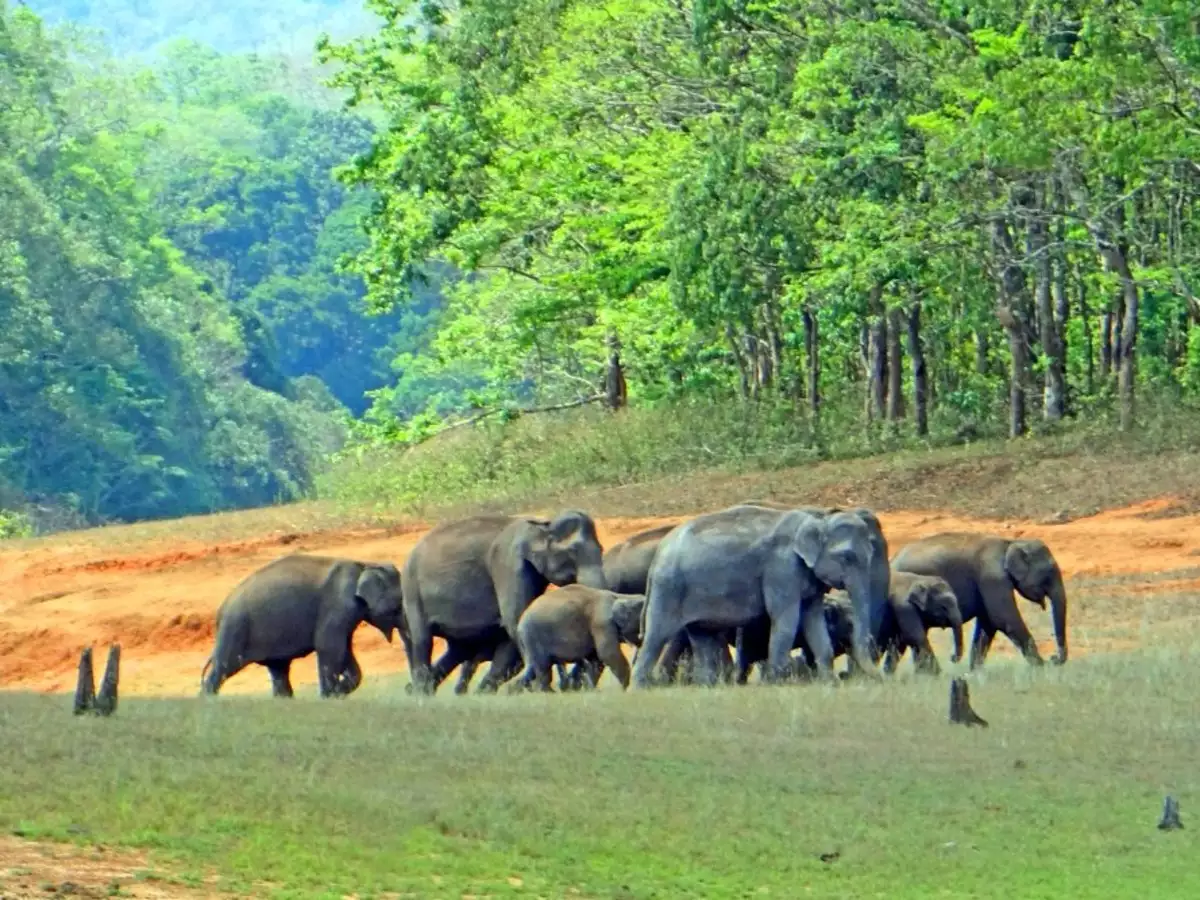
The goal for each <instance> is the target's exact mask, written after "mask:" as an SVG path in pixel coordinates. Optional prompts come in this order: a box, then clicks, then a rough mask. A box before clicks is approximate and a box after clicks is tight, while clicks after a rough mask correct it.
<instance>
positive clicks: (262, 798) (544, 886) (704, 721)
mask: <svg viewBox="0 0 1200 900" xmlns="http://www.w3.org/2000/svg"><path fill="white" fill-rule="evenodd" d="M1198 674H1200V668H1198V661H1197V659H1196V657H1195V656H1193V655H1192V654H1190V653H1188V652H1187V651H1183V650H1171V651H1163V652H1161V653H1158V654H1135V655H1129V656H1119V655H1112V656H1099V657H1092V658H1089V659H1084V660H1078V661H1072V662H1071V663H1070V664H1069V665H1067V666H1066V667H1064V668H1062V669H1051V668H1049V667H1048V668H1046V669H1045V670H1043V671H1042V672H1039V673H1033V672H1031V671H1030V670H1029V669H1028V668H1026V667H1025V666H1024V665H1023V664H1021V663H1012V664H1000V665H995V666H992V667H989V669H987V670H985V671H984V672H982V673H979V674H978V675H977V676H976V677H975V678H974V679H973V688H972V701H973V703H974V705H975V706H976V708H977V710H978V711H979V712H980V713H981V714H982V715H983V716H984V717H985V718H987V719H988V720H989V721H990V723H991V727H990V728H989V729H987V730H981V729H965V728H961V727H955V726H951V725H949V724H947V723H946V706H947V685H948V681H947V679H946V678H945V677H943V678H939V679H932V680H931V679H916V678H914V677H913V676H908V677H903V678H901V679H899V680H898V681H896V682H893V683H883V684H862V685H850V686H842V687H840V688H825V687H815V686H790V687H765V686H762V685H751V686H747V687H744V688H740V689H739V688H722V689H717V690H703V689H683V688H676V689H668V690H658V691H651V692H646V693H641V694H628V695H626V694H622V693H621V692H620V691H619V690H616V689H613V688H612V686H610V687H609V688H608V689H602V690H601V691H599V692H596V693H594V694H591V695H560V696H521V697H508V696H495V697H478V696H469V697H453V696H438V697H436V698H433V699H432V700H425V701H419V700H416V699H412V698H409V697H407V696H405V695H403V694H401V693H400V692H399V690H398V685H397V684H396V683H395V682H392V683H390V684H388V683H380V682H378V681H377V682H375V683H374V684H373V685H372V686H371V688H370V689H368V688H366V687H364V689H363V691H362V692H360V694H358V695H356V696H354V697H352V698H350V699H348V700H346V701H342V702H320V701H318V700H316V699H313V698H310V697H297V698H296V699H295V700H294V701H293V702H290V703H288V702H279V701H272V700H271V699H270V698H234V697H229V698H225V697H222V698H220V699H219V700H218V701H216V702H205V701H201V700H199V699H181V700H174V701H168V700H160V701H155V700H143V699H135V700H128V701H125V702H124V703H123V705H122V707H121V709H120V711H119V713H118V716H117V717H116V718H114V719H112V720H97V719H90V718H88V719H78V720H73V719H72V717H71V716H70V712H69V700H68V699H67V698H64V697H42V696H32V695H22V694H0V733H2V734H4V735H5V736H6V738H5V740H3V741H2V742H0V822H2V823H3V824H4V825H5V826H6V827H7V828H9V829H16V830H18V831H19V832H20V833H22V834H24V835H27V836H30V837H44V838H58V839H68V840H71V839H74V840H83V841H88V842H99V843H105V844H131V845H136V846H141V847H150V848H153V850H154V857H153V858H154V860H155V862H156V863H157V864H162V865H165V866H168V867H170V868H171V870H173V871H175V872H178V873H180V877H181V878H183V879H184V881H191V882H194V883H198V882H199V881H200V880H201V879H202V878H203V876H204V875H205V873H207V872H209V871H212V870H215V871H217V872H219V873H220V874H221V875H222V876H223V877H222V881H221V884H220V886H221V887H222V888H224V889H232V890H234V891H237V892H239V893H258V894H266V893H275V894H278V895H280V896H296V897H316V896H328V897H342V896H345V895H351V894H352V895H356V896H358V897H360V898H366V897H372V896H379V895H382V894H390V893H396V894H400V895H402V896H412V897H464V896H476V897H482V896H491V897H504V896H514V897H517V896H520V897H532V896H538V897H572V896H577V897H588V898H600V897H604V898H634V897H636V898H656V897H714V898H716V897H730V898H733V897H737V898H748V897H803V896H814V897H847V898H850V897H854V898H860V897H876V896H879V897H882V896H888V897H914V898H916V897H929V896H943V897H1000V896H1005V897H1022V898H1041V897H1045V898H1060V897H1064V896H1065V897H1072V898H1084V897H1097V898H1106V900H1108V898H1115V897H1131V898H1133V897H1142V896H1146V895H1151V896H1155V897H1168V896H1170V897H1194V896H1197V894H1198V893H1200V870H1197V869H1196V867H1195V865H1194V859H1195V852H1196V836H1195V835H1196V833H1195V829H1192V830H1187V829H1185V830H1184V831H1181V832H1169V833H1168V832H1160V831H1158V830H1156V828H1155V823H1156V821H1157V817H1158V814H1159V811H1160V809H1161V805H1162V798H1163V795H1164V792H1170V793H1173V794H1174V795H1175V796H1176V797H1177V798H1178V799H1179V800H1180V802H1181V806H1182V812H1183V817H1184V821H1185V823H1190V816H1189V810H1193V809H1195V808H1196V807H1195V803H1196V801H1195V799H1194V798H1196V797H1197V796H1200V770H1198V769H1197V768H1196V765H1195V754H1194V749H1195V747H1196V744H1197V741H1198V740H1200V722H1198V721H1197V720H1196V717H1195V704H1194V702H1193V696H1194V684H1195V681H1196V678H1197V675H1198ZM831 854H834V855H836V857H835V858H830V856H829V855H831ZM822 855H826V859H825V860H823V859H822V858H821V857H822Z"/></svg>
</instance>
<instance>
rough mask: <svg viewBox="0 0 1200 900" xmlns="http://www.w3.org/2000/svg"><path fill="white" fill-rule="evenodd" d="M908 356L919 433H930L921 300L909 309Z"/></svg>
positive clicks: (914, 410)
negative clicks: (922, 341)
mask: <svg viewBox="0 0 1200 900" xmlns="http://www.w3.org/2000/svg"><path fill="white" fill-rule="evenodd" d="M908 358H909V359H910V360H911V361H912V379H913V412H914V414H915V415H916V419H917V434H919V435H921V436H922V437H924V436H925V435H927V434H929V413H928V410H927V409H926V403H927V398H928V396H929V381H928V377H927V375H926V373H925V348H924V347H923V346H922V345H921V301H920V300H913V302H912V306H911V307H909V310H908Z"/></svg>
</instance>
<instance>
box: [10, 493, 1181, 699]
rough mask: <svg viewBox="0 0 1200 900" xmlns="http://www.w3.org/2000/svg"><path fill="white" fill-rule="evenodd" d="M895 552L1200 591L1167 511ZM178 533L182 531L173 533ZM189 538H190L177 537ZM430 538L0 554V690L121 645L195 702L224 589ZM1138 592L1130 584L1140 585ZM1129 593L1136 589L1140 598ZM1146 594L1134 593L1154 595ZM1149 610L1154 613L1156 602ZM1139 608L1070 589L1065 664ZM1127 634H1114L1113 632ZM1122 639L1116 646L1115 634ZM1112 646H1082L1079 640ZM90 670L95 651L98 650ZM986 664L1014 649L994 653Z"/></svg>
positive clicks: (383, 648) (996, 525)
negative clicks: (1032, 563) (1015, 548)
mask: <svg viewBox="0 0 1200 900" xmlns="http://www.w3.org/2000/svg"><path fill="white" fill-rule="evenodd" d="M684 518H685V517H669V518H649V517H646V518H636V519H633V518H607V519H601V520H599V522H598V525H599V528H600V536H601V540H602V541H603V542H604V543H605V545H606V546H607V545H609V544H612V543H615V542H617V541H620V540H623V539H624V538H626V537H628V536H629V535H631V534H634V533H636V532H638V531H641V530H643V529H645V528H650V527H653V526H656V525H660V524H664V523H674V522H680V521H683V520H684ZM880 518H881V519H882V521H883V524H884V528H885V530H886V532H887V536H888V541H889V544H890V545H891V548H892V550H893V552H894V551H895V550H897V549H899V547H901V546H902V545H903V544H905V543H906V542H908V541H911V540H914V539H915V538H918V537H921V536H924V535H928V534H932V533H935V532H939V531H948V530H980V531H989V532H993V533H999V534H1006V535H1013V536H1037V537H1040V538H1042V539H1043V540H1045V541H1046V542H1047V543H1048V544H1049V545H1050V547H1051V549H1052V550H1053V551H1054V553H1055V554H1056V556H1057V557H1058V559H1059V562H1060V563H1061V565H1062V567H1063V569H1064V571H1065V573H1066V574H1067V575H1068V577H1069V578H1073V579H1076V582H1075V584H1078V583H1079V582H1078V579H1080V578H1084V579H1087V580H1088V581H1091V580H1094V579H1105V578H1111V577H1115V576H1150V575H1155V574H1158V573H1170V572H1176V573H1177V575H1176V577H1174V579H1173V580H1172V581H1169V582H1162V584H1163V585H1164V588H1165V587H1166V586H1167V585H1168V584H1169V586H1170V589H1171V590H1173V591H1175V592H1176V593H1178V592H1180V591H1187V590H1190V589H1191V588H1193V587H1196V586H1197V585H1200V579H1196V578H1195V574H1197V573H1190V572H1187V571H1185V570H1190V569H1197V568H1198V567H1200V515H1180V514H1179V510H1177V509H1176V508H1175V507H1174V505H1173V504H1172V502H1171V501H1170V500H1156V501H1150V502H1147V503H1142V504H1139V505H1137V506H1133V507H1130V508H1126V509H1121V510H1115V511H1110V512H1105V513H1101V514H1099V515H1095V516H1091V517H1088V518H1083V519H1079V520H1076V521H1070V522H1066V523H1061V524H1056V523H1053V522H1032V521H1021V520H1004V521H999V520H997V521H985V520H973V519H966V518H963V517H959V516H953V515H949V514H939V513H933V512H890V513H881V514H880ZM181 530H182V529H181ZM184 533H186V532H184ZM424 533H425V531H424V529H423V528H419V527H412V526H405V527H402V528H393V529H376V530H370V531H342V532H325V533H321V534H315V535H297V534H283V535H274V536H270V537H263V538H259V539H255V540H249V541H239V542H230V543H205V542H201V541H195V540H192V541H189V540H186V539H176V540H174V541H173V542H172V543H169V544H168V543H164V542H161V541H160V542H156V543H152V544H143V545H141V546H136V547H134V548H132V549H129V550H125V551H123V552H122V553H121V554H119V555H116V554H114V553H113V551H111V550H107V551H106V550H105V549H103V548H101V547H99V546H92V545H89V544H88V543H87V540H88V538H87V533H86V532H83V533H79V534H76V535H72V536H71V537H70V538H69V539H63V540H51V541H46V542H41V543H38V544H35V545H33V546H32V547H31V548H30V547H26V548H22V549H19V550H16V549H14V550H9V551H6V552H0V688H9V689H13V688H15V689H28V690H37V691H49V692H57V691H69V690H71V689H72V688H73V686H74V685H73V678H74V671H75V664H76V662H77V660H78V654H79V651H80V649H81V648H82V647H83V646H85V645H87V644H89V643H91V644H97V645H103V644H106V643H107V642H110V641H120V642H121V644H122V647H123V654H122V660H121V665H122V673H121V674H122V677H121V689H122V693H123V694H126V695H128V694H158V695H181V694H182V695H190V694H195V693H196V692H197V690H198V688H199V677H200V670H201V668H202V666H203V665H204V661H205V660H206V659H207V656H208V652H209V649H210V648H211V644H212V639H213V613H214V612H215V610H216V608H217V606H218V605H219V604H220V602H221V601H222V600H223V599H224V597H225V596H226V595H227V594H228V593H229V591H230V589H232V588H233V586H234V585H235V584H236V583H237V582H238V581H240V580H241V579H242V578H244V577H245V576H246V575H248V574H249V573H250V572H252V571H254V570H255V569H256V568H258V567H260V566H262V565H263V564H265V563H267V562H269V561H270V560H272V559H274V558H275V557H277V556H279V555H281V554H284V553H290V552H296V551H307V552H320V553H326V554H334V555H344V556H352V557H356V558H360V559H381V560H392V561H394V562H396V563H397V564H400V563H401V562H402V561H403V560H404V558H405V556H406V555H407V554H408V552H409V551H410V550H411V549H412V547H413V545H414V544H416V542H417V541H418V540H419V539H420V538H421V536H422V535H423V534H424ZM1135 580H1136V579H1135ZM1131 588H1132V589H1134V590H1137V588H1136V586H1132V585H1131ZM1156 589H1157V586H1155V588H1146V587H1145V586H1143V588H1142V589H1141V590H1143V592H1144V591H1145V590H1156ZM1147 602H1153V600H1152V598H1151V599H1150V600H1148V601H1147ZM1021 608H1022V614H1023V615H1025V617H1026V620H1027V621H1028V622H1029V623H1030V627H1031V629H1032V630H1033V631H1034V634H1035V635H1036V636H1037V637H1038V638H1039V639H1040V642H1041V645H1042V646H1043V648H1044V649H1045V650H1049V648H1050V647H1051V641H1050V638H1049V635H1050V629H1049V621H1048V616H1047V615H1046V614H1045V613H1043V612H1042V611H1041V610H1039V609H1037V608H1036V607H1034V606H1032V605H1031V604H1028V603H1024V602H1022V604H1021ZM1145 615H1146V613H1145V608H1144V606H1143V605H1141V604H1136V603H1135V604H1130V605H1129V606H1128V608H1127V609H1121V608H1114V607H1113V604H1112V603H1111V602H1107V603H1098V604H1096V605H1095V606H1094V607H1093V606H1092V605H1090V604H1089V602H1088V597H1087V592H1086V590H1085V591H1083V592H1080V591H1078V590H1074V597H1073V608H1072V611H1071V622H1070V624H1071V631H1072V635H1073V646H1072V653H1073V655H1079V654H1081V653H1084V654H1085V653H1088V652H1096V651H1098V650H1103V649H1106V647H1116V646H1125V645H1129V644H1130V642H1131V641H1132V643H1134V644H1136V636H1137V634H1138V633H1139V632H1138V629H1139V623H1140V622H1142V621H1144V618H1145ZM1122 619H1123V620H1124V624H1125V625H1127V626H1128V628H1127V629H1124V628H1120V627H1119V626H1120V625H1121V621H1119V620H1122ZM1114 630H1115V631H1127V636H1126V637H1124V638H1121V639H1118V638H1117V636H1116V634H1115V631H1114ZM1081 633H1082V634H1084V635H1087V634H1104V635H1108V637H1105V638H1101V639H1096V640H1092V639H1089V638H1086V637H1085V639H1084V640H1082V641H1081V640H1080V634H1081ZM356 648H357V653H358V656H359V658H360V660H361V662H362V665H363V669H364V671H365V673H366V675H367V677H368V678H370V677H371V676H373V675H379V674H384V673H391V672H398V671H401V670H403V669H404V668H405V660H404V655H403V652H402V650H401V649H400V645H399V642H397V643H396V644H393V645H389V644H387V643H386V642H385V641H384V640H383V638H382V637H380V635H379V634H378V633H377V632H375V631H374V630H373V629H369V628H366V627H363V628H362V629H361V630H360V631H359V633H358V635H357V636H356ZM98 651H99V658H100V659H101V660H102V659H103V654H104V651H103V649H102V647H98ZM993 652H996V653H1008V652H1011V648H1010V647H1009V646H1008V645H1007V643H1006V642H1004V641H998V642H997V644H996V647H995V650H994V651H993ZM293 681H294V683H295V684H296V686H297V687H298V688H301V686H308V685H312V684H314V683H315V681H316V675H315V663H314V662H313V661H312V660H311V659H310V660H308V661H303V662H301V663H299V664H297V665H296V667H295V669H294V672H293ZM268 685H269V681H268V678H267V676H266V674H265V673H264V672H262V671H261V670H259V669H258V667H251V668H250V669H248V670H247V671H245V672H243V673H242V674H240V675H238V676H237V677H235V678H234V679H232V680H231V681H230V682H229V683H228V685H227V686H226V688H224V690H226V691H233V692H263V691H266V690H268V689H269V688H268Z"/></svg>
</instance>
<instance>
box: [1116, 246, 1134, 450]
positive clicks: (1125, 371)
mask: <svg viewBox="0 0 1200 900" xmlns="http://www.w3.org/2000/svg"><path fill="white" fill-rule="evenodd" d="M1113 252H1114V253H1115V254H1116V258H1115V259H1114V260H1113V264H1114V268H1115V269H1116V271H1117V273H1118V274H1119V275H1120V276H1121V299H1122V301H1123V305H1124V307H1125V315H1124V317H1123V320H1122V323H1121V324H1122V326H1123V327H1122V329H1121V337H1120V339H1119V341H1118V343H1117V347H1116V351H1117V359H1116V362H1117V365H1118V366H1119V369H1118V376H1117V391H1118V395H1119V397H1120V400H1121V414H1120V422H1121V430H1122V431H1129V430H1131V429H1132V428H1133V423H1134V418H1135V412H1136V410H1135V409H1134V399H1135V398H1134V376H1135V375H1136V359H1135V357H1134V349H1135V347H1136V344H1137V331H1138V300H1139V298H1138V287H1137V282H1136V281H1134V280H1133V273H1132V271H1130V268H1129V258H1128V257H1127V256H1126V255H1125V251H1124V248H1123V247H1121V246H1119V245H1117V246H1114V249H1113Z"/></svg>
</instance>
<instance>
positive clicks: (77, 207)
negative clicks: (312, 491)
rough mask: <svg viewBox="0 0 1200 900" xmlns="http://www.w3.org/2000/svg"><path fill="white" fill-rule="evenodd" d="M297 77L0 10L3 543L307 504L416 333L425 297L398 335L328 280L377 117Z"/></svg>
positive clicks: (359, 205) (364, 205) (336, 279)
mask: <svg viewBox="0 0 1200 900" xmlns="http://www.w3.org/2000/svg"><path fill="white" fill-rule="evenodd" d="M310 70H311V67H308V69H307V70H306V69H305V67H303V66H301V67H297V66H296V64H295V63H294V62H293V61H291V60H289V59H287V58H285V57H280V56H274V57H273V56H264V55H257V54H256V55H244V56H228V55H221V54H218V53H217V52H216V51H214V50H211V49H208V48H204V47H202V46H199V45H197V44H194V43H190V42H186V41H182V42H178V41H177V42H175V43H173V44H172V45H171V46H169V47H167V48H165V49H164V53H163V54H162V55H161V57H159V58H158V59H157V60H156V61H155V63H154V65H153V67H152V68H149V67H145V66H143V65H142V64H140V63H131V62H128V61H125V60H121V59H119V58H114V57H110V56H108V55H106V54H105V53H98V52H97V51H96V50H95V49H94V48H92V49H91V50H83V49H81V48H79V47H76V48H74V49H72V47H71V46H69V45H68V44H67V43H65V42H64V40H63V39H62V38H61V37H60V36H58V35H56V33H55V32H54V30H53V29H49V28H47V27H46V26H44V24H43V23H42V22H41V21H40V20H39V18H38V17H37V16H36V15H35V14H34V13H32V12H31V11H30V10H28V9H27V8H23V7H20V6H12V5H9V4H7V3H6V2H5V0H0V97H3V98H4V101H5V102H3V103H0V207H2V208H3V209H4V210H5V215H4V216H2V217H0V316H3V319H4V321H5V328H4V330H3V333H2V334H0V532H3V531H4V530H6V529H8V530H10V531H11V530H12V529H13V528H14V527H18V526H19V525H20V523H22V522H26V523H27V522H28V521H29V520H30V519H32V520H35V521H36V522H37V523H38V524H40V525H41V526H43V527H55V526H60V525H63V524H70V523H74V522H98V521H107V520H114V519H123V520H130V519H138V518H147V517H158V516H167V515H179V514H183V513H188V512H196V511H204V510H210V509H221V508H227V507H236V506H247V505H255V504H262V503H270V502H273V501H276V500H285V499H290V498H295V497H298V496H301V495H302V494H304V492H305V491H307V490H308V488H309V486H310V484H311V482H312V477H313V474H314V473H315V471H316V469H317V468H318V467H319V466H320V465H321V463H322V462H323V460H324V459H325V458H326V457H327V456H328V454H329V453H330V452H331V451H333V450H335V449H336V448H337V447H339V446H341V444H342V443H343V442H344V440H345V436H346V429H347V427H348V425H349V414H350V413H358V412H361V411H362V410H363V409H365V408H366V406H367V405H368V403H369V398H368V397H367V396H365V393H366V392H367V391H370V390H372V389H376V388H380V387H382V386H384V385H386V384H387V383H388V381H389V379H390V378H391V374H390V371H389V363H390V361H391V359H392V358H393V357H395V356H396V355H397V353H400V352H402V351H404V350H406V349H410V347H413V346H418V345H419V344H420V342H421V341H422V340H423V334H424V331H425V330H426V329H427V328H428V327H430V326H431V323H432V320H433V318H435V317H436V310H437V303H436V293H435V292H434V290H433V289H432V288H424V289H422V290H423V291H424V293H421V294H420V298H421V299H418V302H417V303H416V304H414V306H413V310H412V312H411V314H406V316H407V318H406V320H405V323H404V324H405V327H404V328H403V329H402V328H401V315H400V314H399V313H389V314H387V315H384V316H379V317H372V316H370V315H368V314H367V310H366V308H365V306H364V303H363V294H364V288H363V284H362V281H361V278H360V277H359V276H357V275H352V274H346V273H344V272H342V271H340V269H339V266H338V261H339V259H340V258H341V257H342V256H343V255H345V254H347V253H351V252H353V251H357V250H361V249H362V248H364V247H365V237H364V235H363V234H362V231H361V229H360V227H359V225H358V219H359V217H360V216H361V215H362V213H363V212H364V211H365V210H366V209H368V208H369V206H370V204H371V203H372V198H373V194H372V193H371V192H370V191H369V190H362V189H357V190H355V191H350V190H349V189H347V188H345V187H343V186H342V185H341V184H340V183H339V182H338V181H337V180H336V178H335V173H334V170H335V168H336V167H338V166H339V165H342V164H344V163H345V162H347V161H348V160H350V159H351V158H352V157H353V156H354V155H355V154H357V153H360V152H362V151H363V150H365V149H366V148H368V147H369V146H370V142H371V137H372V135H373V133H374V126H373V125H372V123H371V121H370V120H369V119H368V118H367V117H365V116H364V115H361V114H359V113H357V112H355V113H347V112H345V111H342V110H341V109H340V108H339V105H338V104H337V103H335V102H331V97H330V94H329V92H328V91H327V90H325V89H324V88H322V87H321V85H320V83H319V81H316V80H315V79H314V78H312V77H311V76H307V81H306V80H305V79H306V74H305V73H306V71H310ZM4 510H9V511H10V512H9V513H4V512H3V511H4ZM14 510H15V511H18V512H19V513H20V515H19V516H17V517H16V518H14V516H13V515H12V514H11V512H12V511H14ZM14 522H15V523H17V524H16V525H14ZM6 523H7V524H6Z"/></svg>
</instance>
